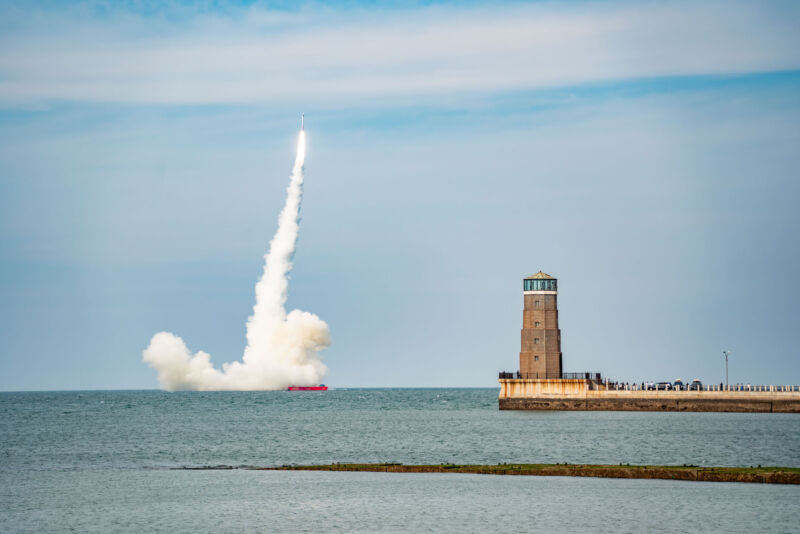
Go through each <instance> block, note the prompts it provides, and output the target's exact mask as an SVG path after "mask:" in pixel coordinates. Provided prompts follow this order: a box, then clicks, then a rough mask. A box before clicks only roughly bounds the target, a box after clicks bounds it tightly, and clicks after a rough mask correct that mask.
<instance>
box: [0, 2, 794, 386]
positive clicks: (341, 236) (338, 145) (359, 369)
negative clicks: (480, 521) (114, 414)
mask: <svg viewBox="0 0 800 534" xmlns="http://www.w3.org/2000/svg"><path fill="white" fill-rule="evenodd" d="M798 27H800V4H798V3H797V2H781V1H763V0H762V1H753V2H745V1H737V0H733V1H719V2H717V1H708V2H693V1H669V2H648V1H644V2H628V1H574V2H569V1H539V2H477V1H476V2H452V3H450V2H444V3H439V2H388V3H385V2H380V3H375V2H357V1H353V2H350V1H348V2H318V3H296V2H274V3H259V2H243V3H240V2H208V3H202V2H201V3H196V4H195V3H188V2H174V3H170V2H166V3H162V2H93V1H89V2H80V3H66V2H50V1H42V2H35V1H34V2H18V3H15V2H0V329H1V330H0V390H42V389H43V390H72V389H140V388H141V389H144V388H156V387H158V381H157V377H156V373H155V371H154V370H153V369H151V368H149V367H147V366H146V365H145V364H144V363H143V362H142V351H143V350H144V349H145V347H146V346H147V343H148V342H149V340H150V337H151V336H152V335H153V334H154V333H155V332H158V331H161V330H167V331H170V332H174V333H176V334H177V335H179V336H181V337H182V338H183V339H184V341H185V342H186V343H187V345H188V346H189V348H190V349H191V350H192V351H193V352H194V351H198V350H203V351H206V352H208V353H210V354H211V357H212V361H213V362H214V363H215V364H216V365H220V364H222V363H223V362H230V361H234V360H238V359H240V358H241V355H242V350H243V348H244V346H245V337H244V334H245V323H246V321H247V318H248V316H249V315H250V314H251V313H252V306H253V302H254V294H253V288H254V285H255V282H256V280H257V278H258V276H259V275H260V274H261V269H262V266H263V255H264V253H265V252H266V250H267V246H268V243H269V240H270V239H271V237H272V235H273V233H274V232H275V229H276V226H277V217H278V213H279V211H280V209H281V207H282V206H283V202H284V199H285V193H286V186H287V183H288V177H289V173H290V171H291V167H292V163H293V160H294V149H295V141H296V136H297V130H298V128H299V118H300V113H301V112H304V113H305V126H306V132H307V135H308V151H307V159H306V184H305V197H304V201H303V207H302V221H301V224H300V240H299V244H298V249H297V253H296V256H295V259H294V270H293V273H292V278H291V281H290V287H289V301H288V306H289V308H290V309H291V308H300V309H303V310H307V311H310V312H312V313H315V314H317V315H318V316H319V317H320V318H322V319H323V320H325V321H326V322H327V323H328V325H329V326H330V330H331V336H332V344H331V346H330V347H329V348H328V349H326V350H325V351H324V352H323V353H322V355H323V357H324V361H325V364H326V365H327V366H328V367H329V368H330V373H329V375H328V376H327V377H326V380H325V381H326V383H327V384H329V385H331V386H334V387H439V386H441V387H451V386H453V387H455V386H481V387H483V386H486V387H491V386H495V385H496V384H497V372H498V371H501V370H507V371H511V370H516V369H517V368H518V364H519V348H520V347H519V343H520V328H521V327H522V279H523V278H524V277H525V276H528V275H530V274H533V273H535V272H536V271H539V270H540V269H541V270H543V271H545V272H547V273H550V274H551V275H553V276H555V277H557V278H558V279H559V321H560V327H561V335H562V351H563V361H564V370H565V371H592V372H602V373H603V374H604V375H606V376H609V377H611V378H614V379H617V380H622V381H637V382H638V381H643V380H674V379H675V378H678V377H681V378H683V379H684V380H691V379H693V378H700V379H702V380H704V381H705V382H708V383H718V382H720V381H722V380H724V372H725V364H724V358H723V355H722V351H723V350H726V349H727V350H731V355H730V381H731V382H742V383H753V384H755V383H768V384H799V383H800V349H798V346H800V342H799V341H798V338H797V334H798V331H800V307H799V306H798V302H800V282H798V273H800V246H798V242H800V240H799V239H798V234H800V210H798V206H797V203H798V199H800V172H798V169H800V150H799V149H798V147H800V32H797V31H796V29H797V28H798Z"/></svg>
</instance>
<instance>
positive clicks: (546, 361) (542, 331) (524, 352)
mask: <svg viewBox="0 0 800 534" xmlns="http://www.w3.org/2000/svg"><path fill="white" fill-rule="evenodd" d="M522 284H523V285H522V293H523V298H524V300H525V305H524V308H523V311H522V348H521V351H520V353H519V370H520V373H521V374H522V378H561V330H559V329H558V280H556V279H555V278H553V277H552V276H550V275H549V274H545V273H543V272H542V271H539V272H538V273H536V274H534V275H533V276H529V277H528V278H525V280H524V281H523V282H522Z"/></svg>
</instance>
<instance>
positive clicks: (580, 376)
mask: <svg viewBox="0 0 800 534" xmlns="http://www.w3.org/2000/svg"><path fill="white" fill-rule="evenodd" d="M498 378H500V379H504V378H505V379H514V378H516V379H528V380H532V379H544V378H547V376H546V374H545V373H521V372H520V371H517V372H514V373H510V372H508V371H500V373H499V376H498ZM560 378H562V379H572V380H592V381H594V382H602V381H603V378H602V376H601V375H600V373H561V377H560Z"/></svg>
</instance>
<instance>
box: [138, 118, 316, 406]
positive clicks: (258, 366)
mask: <svg viewBox="0 0 800 534" xmlns="http://www.w3.org/2000/svg"><path fill="white" fill-rule="evenodd" d="M305 154H306V137H305V132H304V131H302V130H301V132H300V137H299V139H298V141H297V158H296V160H295V162H294V169H293V170H292V176H291V179H290V181H289V188H288V190H287V195H286V204H285V206H284V207H283V210H282V211H281V213H280V216H279V217H278V230H277V231H276V232H275V236H274V237H273V238H272V241H271V242H270V244H269V251H268V252H267V254H266V256H265V257H264V259H265V262H264V273H263V274H262V275H261V279H259V281H258V283H257V284H256V303H255V306H254V307H253V315H251V316H250V318H249V319H248V320H247V347H246V348H245V350H244V356H243V357H242V361H236V362H233V363H225V364H223V365H222V370H219V369H215V368H214V366H213V365H212V364H211V358H210V356H209V355H208V354H207V353H205V352H203V351H198V352H197V353H195V354H194V355H193V354H191V352H190V351H189V349H188V347H187V346H186V344H185V343H184V342H183V339H181V338H180V337H178V336H176V335H174V334H172V333H170V332H159V333H158V334H156V335H154V336H153V338H152V339H151V340H150V345H149V346H148V347H147V349H145V351H144V353H143V359H144V361H145V362H146V363H147V364H149V365H150V366H151V367H153V368H155V369H156V370H157V371H158V379H159V382H160V383H161V386H162V387H163V388H164V389H167V390H170V391H174V390H179V389H183V390H186V389H188V390H203V391H208V390H260V389H284V388H286V387H288V386H290V385H298V386H310V385H316V384H319V383H320V381H321V379H322V377H323V376H324V375H325V374H326V373H327V371H328V368H327V367H326V366H325V365H324V364H323V363H322V361H321V359H320V357H319V351H321V350H322V349H324V348H325V347H327V346H328V345H329V344H330V331H329V329H328V325H327V324H326V323H325V321H323V320H322V319H320V318H319V317H317V316H316V315H314V314H313V313H309V312H304V311H300V310H292V311H291V312H289V313H288V314H287V313H286V309H285V307H284V306H285V304H286V297H287V294H288V289H289V279H288V276H289V272H290V271H291V269H292V257H293V256H294V252H295V246H296V244H297V234H298V230H299V215H300V203H301V201H302V198H303V178H304V175H303V163H304V161H305Z"/></svg>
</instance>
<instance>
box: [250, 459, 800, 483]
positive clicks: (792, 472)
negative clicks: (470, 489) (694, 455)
mask: <svg viewBox="0 0 800 534" xmlns="http://www.w3.org/2000/svg"><path fill="white" fill-rule="evenodd" d="M258 469H263V470H274V471H369V472H382V473H471V474H481V475H529V476H571V477H600V478H640V479H664V480H689V481H701V482H758V483H767V484H800V468H795V467H761V466H758V467H699V466H696V465H621V464H620V465H584V464H497V465H460V464H432V465H403V464H398V463H383V464H330V465H292V466H288V465H285V466H280V467H262V468H258Z"/></svg>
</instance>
